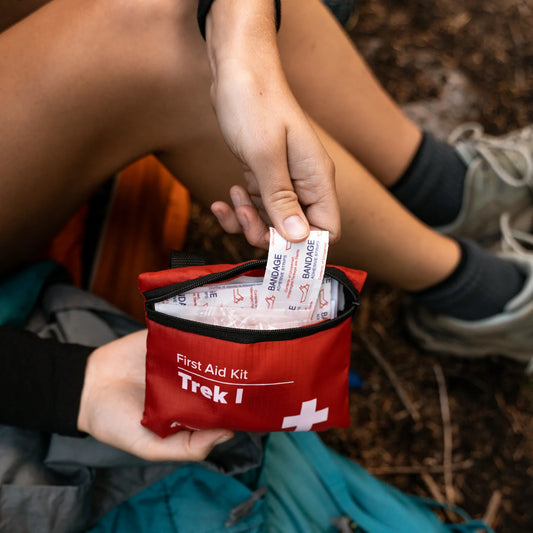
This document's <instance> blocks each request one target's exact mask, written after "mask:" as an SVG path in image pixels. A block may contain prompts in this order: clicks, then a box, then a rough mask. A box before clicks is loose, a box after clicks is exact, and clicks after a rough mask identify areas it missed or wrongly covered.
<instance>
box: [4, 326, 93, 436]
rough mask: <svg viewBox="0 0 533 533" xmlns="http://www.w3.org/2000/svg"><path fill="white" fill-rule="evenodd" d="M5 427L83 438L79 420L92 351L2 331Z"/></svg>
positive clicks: (19, 333) (25, 334)
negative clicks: (80, 405)
mask: <svg viewBox="0 0 533 533" xmlns="http://www.w3.org/2000/svg"><path fill="white" fill-rule="evenodd" d="M0 345H1V346H2V349H1V353H0V422H1V423H3V424H7V425H14V426H20V427H25V428H29V429H39V430H43V431H48V432H57V433H64V434H67V435H76V434H78V428H77V417H78V410H79V404H80V395H81V391H82V387H83V380H84V376H85V365H86V361H87V358H88V356H89V354H90V353H91V352H92V350H93V349H92V348H88V347H85V346H79V345H72V344H61V343H59V342H55V341H53V340H45V339H41V338H39V337H37V336H36V335H34V334H32V333H29V332H24V331H15V330H11V329H9V328H4V327H0Z"/></svg>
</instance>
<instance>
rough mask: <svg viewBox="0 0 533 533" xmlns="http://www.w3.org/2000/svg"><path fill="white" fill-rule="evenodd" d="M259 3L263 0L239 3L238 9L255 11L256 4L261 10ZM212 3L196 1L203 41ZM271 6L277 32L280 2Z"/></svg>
mask: <svg viewBox="0 0 533 533" xmlns="http://www.w3.org/2000/svg"><path fill="white" fill-rule="evenodd" d="M270 1H272V0H270ZM261 2H263V0H257V2H256V3H254V2H246V3H244V4H243V3H242V2H241V4H240V5H239V6H238V7H239V8H240V9H242V8H247V7H252V8H253V9H256V7H255V6H256V4H258V5H259V7H260V8H261V7H262V5H261ZM213 3H215V0H198V9H197V21H198V28H199V30H200V33H201V34H202V37H203V38H204V39H206V21H207V18H208V15H209V13H210V11H211V7H212V5H213ZM252 4H253V5H252ZM273 5H274V24H275V28H276V31H277V30H279V28H280V25H281V0H273Z"/></svg>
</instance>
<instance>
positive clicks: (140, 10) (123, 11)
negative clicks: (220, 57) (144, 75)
mask: <svg viewBox="0 0 533 533" xmlns="http://www.w3.org/2000/svg"><path fill="white" fill-rule="evenodd" d="M97 4H99V5H100V7H101V15H103V17H105V26H106V27H107V28H109V30H110V35H112V36H113V37H114V39H115V43H116V46H117V47H119V48H121V47H122V50H120V52H121V53H122V52H124V53H125V54H127V55H128V57H130V58H131V59H132V60H133V61H137V63H138V65H139V66H141V65H142V61H143V59H145V60H146V59H149V63H150V64H151V65H152V66H153V67H154V68H158V67H159V68H164V67H165V65H167V66H168V65H169V63H170V64H173V65H174V66H176V65H177V64H179V60H178V57H177V56H185V55H186V54H187V51H189V52H190V51H191V49H193V48H194V47H198V43H202V42H203V41H202V40H201V37H200V34H199V31H198V28H197V24H196V2H195V1H194V0H178V1H176V0H97Z"/></svg>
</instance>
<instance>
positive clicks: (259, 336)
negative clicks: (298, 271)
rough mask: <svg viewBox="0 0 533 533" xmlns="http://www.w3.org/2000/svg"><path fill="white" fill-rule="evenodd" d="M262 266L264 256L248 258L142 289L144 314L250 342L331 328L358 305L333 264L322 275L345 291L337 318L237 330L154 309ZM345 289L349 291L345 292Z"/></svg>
mask: <svg viewBox="0 0 533 533" xmlns="http://www.w3.org/2000/svg"><path fill="white" fill-rule="evenodd" d="M265 266H266V259H258V260H255V261H248V262H246V263H243V264H240V265H238V266H236V267H234V268H231V269H229V270H225V271H223V272H215V273H212V274H206V275H205V276H201V277H199V278H195V279H192V280H187V281H182V282H179V283H175V284H173V285H167V286H165V287H158V288H156V289H152V290H149V291H146V292H144V297H145V298H146V314H147V317H148V318H149V319H150V320H153V321H154V322H157V323H159V324H161V325H163V326H167V327H171V328H175V329H179V330H181V331H187V332H190V333H196V334H199V335H205V336H209V337H214V338H218V339H224V340H228V341H232V342H238V343H240V344H251V343H255V342H264V341H269V340H276V341H283V340H291V339H296V338H300V337H305V336H307V335H312V334H314V333H318V332H320V331H325V330H327V329H330V328H334V327H335V326H337V325H338V324H340V323H341V322H343V321H344V320H346V319H347V318H349V317H351V316H352V315H353V314H354V313H355V311H356V310H357V308H358V307H359V291H358V290H357V289H356V288H355V287H354V286H353V284H352V283H351V282H350V280H349V279H348V278H347V277H346V275H345V274H344V272H342V271H341V270H338V269H336V268H335V267H326V271H325V274H326V275H328V276H329V277H331V278H333V279H335V280H337V281H338V282H339V283H340V284H341V285H342V287H343V289H344V291H345V298H346V309H345V310H344V311H343V312H342V313H341V314H339V315H338V316H337V317H336V318H333V319H331V320H324V321H323V322H319V323H317V324H312V325H310V326H302V327H298V328H287V329H275V330H257V329H237V328H229V327H225V326H218V325H214V324H204V323H203V322H196V321H194V320H187V319H186V318H179V317H175V316H170V315H167V314H165V313H161V312H159V311H156V310H155V308H154V305H155V304H156V303H158V302H161V301H163V300H166V299H169V298H173V297H174V296H177V295H179V294H182V293H184V292H186V291H190V290H192V289H196V288H198V287H201V286H203V285H208V284H210V283H217V282H220V281H224V280H227V279H231V278H234V277H236V276H239V275H242V274H245V273H246V272H250V271H251V270H256V269H258V268H264V267H265ZM346 292H348V295H347V294H346ZM346 296H348V297H346Z"/></svg>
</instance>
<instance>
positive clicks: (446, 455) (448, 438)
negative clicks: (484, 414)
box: [433, 364, 455, 504]
mask: <svg viewBox="0 0 533 533" xmlns="http://www.w3.org/2000/svg"><path fill="white" fill-rule="evenodd" d="M433 371H434V372H435V377H436V379H437V385H438V388H439V400H440V410H441V416H442V434H443V441H444V450H443V469H444V487H445V493H446V500H447V501H448V503H451V504H454V503H455V489H454V486H453V473H452V468H451V465H452V453H453V438H452V426H451V421H450V404H449V402H448V391H447V390H446V381H445V379H444V374H443V373H442V368H441V366H440V365H439V364H434V365H433Z"/></svg>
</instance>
